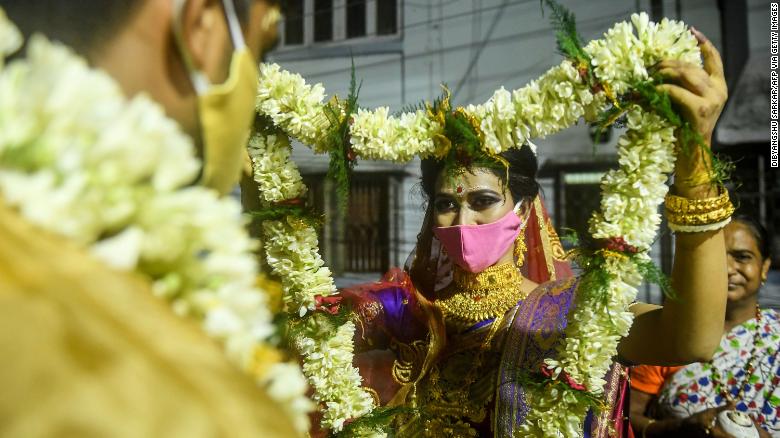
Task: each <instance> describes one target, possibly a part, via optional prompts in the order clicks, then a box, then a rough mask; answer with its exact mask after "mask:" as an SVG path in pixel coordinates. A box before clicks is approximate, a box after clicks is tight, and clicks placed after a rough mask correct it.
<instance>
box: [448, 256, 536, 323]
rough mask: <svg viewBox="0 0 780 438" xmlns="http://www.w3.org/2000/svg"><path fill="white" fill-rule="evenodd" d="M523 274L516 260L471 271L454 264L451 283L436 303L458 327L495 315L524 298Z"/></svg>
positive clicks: (499, 314) (449, 320)
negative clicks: (519, 270)
mask: <svg viewBox="0 0 780 438" xmlns="http://www.w3.org/2000/svg"><path fill="white" fill-rule="evenodd" d="M522 284H523V276H522V275H520V272H518V270H517V267H516V266H515V264H514V263H504V264H501V265H495V266H490V267H489V268H487V269H485V270H484V271H482V272H479V273H476V274H472V273H471V272H467V271H465V270H463V269H461V268H460V267H458V266H455V268H454V271H453V281H452V284H451V285H449V286H448V287H447V288H445V289H444V290H442V291H441V292H439V294H438V297H437V299H436V304H437V305H438V306H439V308H441V311H442V313H443V314H444V318H445V320H446V321H447V322H448V323H451V324H454V325H455V326H456V327H458V328H468V327H471V326H472V325H474V324H476V323H478V322H481V321H485V320H487V319H491V318H496V317H498V316H501V315H503V314H504V313H506V312H507V310H509V309H511V308H512V307H513V306H514V305H515V304H517V302H518V301H520V300H521V299H523V298H525V296H524V294H523V292H522V291H521V290H520V286H521V285H522Z"/></svg>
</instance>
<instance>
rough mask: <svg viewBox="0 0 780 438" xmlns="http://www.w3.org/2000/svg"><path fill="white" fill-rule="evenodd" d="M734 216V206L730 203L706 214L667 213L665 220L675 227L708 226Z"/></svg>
mask: <svg viewBox="0 0 780 438" xmlns="http://www.w3.org/2000/svg"><path fill="white" fill-rule="evenodd" d="M732 214H734V206H733V205H731V204H730V203H729V204H728V205H726V206H724V207H721V208H720V209H718V210H713V211H708V212H706V213H673V212H667V213H666V218H667V219H668V220H669V222H670V223H673V224H677V225H709V224H714V223H718V222H723V221H724V220H726V219H728V218H730V217H731V215H732Z"/></svg>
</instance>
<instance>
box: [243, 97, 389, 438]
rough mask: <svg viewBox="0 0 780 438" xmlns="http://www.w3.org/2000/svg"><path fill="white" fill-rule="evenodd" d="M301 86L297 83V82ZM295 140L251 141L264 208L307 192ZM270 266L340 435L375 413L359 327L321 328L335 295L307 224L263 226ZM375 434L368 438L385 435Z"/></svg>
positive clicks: (277, 135) (328, 417) (287, 221)
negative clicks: (321, 316)
mask: <svg viewBox="0 0 780 438" xmlns="http://www.w3.org/2000/svg"><path fill="white" fill-rule="evenodd" d="M296 83H297V82H296ZM290 152H291V148H290V140H289V138H288V137H287V135H285V134H284V133H282V132H278V131H277V132H273V133H270V134H269V133H264V132H262V131H260V132H256V133H255V135H254V136H253V137H252V139H251V140H250V142H249V155H250V157H251V159H252V164H253V170H254V179H255V181H257V183H258V184H259V188H260V193H261V203H262V204H263V205H264V206H266V207H267V206H270V205H272V204H274V203H280V202H285V201H294V200H296V199H300V198H301V197H303V196H304V195H305V193H306V187H305V186H304V185H303V182H302V180H301V176H300V173H299V172H298V170H297V169H296V168H295V165H294V163H293V161H292V159H291V156H290ZM262 229H263V236H264V243H265V253H266V260H267V263H268V265H269V266H270V267H271V268H272V270H273V272H274V274H276V275H278V276H279V277H280V278H281V279H282V287H283V288H284V291H285V294H284V297H283V298H284V302H285V304H286V306H287V307H288V309H290V310H291V311H292V313H293V315H291V318H292V319H293V320H294V321H296V324H302V325H303V326H304V328H303V329H302V330H298V331H296V334H295V336H294V338H293V339H292V341H293V343H294V344H295V347H296V349H297V350H298V352H299V353H300V354H301V357H302V360H303V371H304V373H305V374H306V377H307V379H308V381H309V384H311V386H312V387H313V388H314V395H313V398H314V400H315V401H317V402H318V403H320V405H321V406H322V407H323V408H324V412H323V417H322V424H323V426H325V427H327V428H329V429H332V430H334V431H340V430H341V429H342V428H343V427H344V423H345V421H347V420H349V419H353V418H357V417H361V416H363V415H365V414H368V413H369V412H371V410H372V409H373V408H374V402H373V398H372V397H371V395H370V394H368V392H366V391H365V390H363V389H362V388H361V378H360V374H359V373H358V370H357V369H356V368H355V367H353V366H352V357H353V349H354V345H353V342H352V337H353V336H354V334H355V325H354V323H353V322H351V321H347V322H345V323H343V324H341V325H340V326H337V327H333V326H332V324H328V323H322V324H318V323H317V322H318V321H317V320H316V315H314V314H313V313H312V311H313V310H315V309H316V298H317V297H318V296H328V295H332V294H334V293H335V292H336V287H335V285H334V283H333V279H332V276H331V272H330V270H329V269H328V268H327V267H325V266H324V264H325V263H324V262H323V260H322V258H321V257H320V255H319V251H318V248H317V232H316V230H315V229H314V227H313V226H312V225H311V224H310V223H307V222H306V221H305V220H303V219H301V218H298V217H292V216H287V217H285V218H283V219H281V220H267V221H264V222H263V223H262ZM383 435H384V434H382V433H379V432H377V433H370V434H368V435H366V436H377V437H379V436H383Z"/></svg>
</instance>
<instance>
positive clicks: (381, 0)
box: [281, 0, 401, 55]
mask: <svg viewBox="0 0 780 438" xmlns="http://www.w3.org/2000/svg"><path fill="white" fill-rule="evenodd" d="M400 4H401V3H400V2H399V1H398V0H289V1H287V2H285V8H284V16H285V19H284V21H283V23H282V29H281V35H282V36H283V39H282V44H281V46H282V49H283V48H284V47H291V48H293V47H295V46H318V45H320V44H322V45H323V46H325V47H328V48H329V49H333V48H336V47H338V46H339V45H338V44H323V43H330V42H337V43H338V42H350V43H352V41H350V40H358V41H356V43H357V44H359V45H361V46H369V45H372V44H374V43H376V42H379V41H376V40H377V39H378V40H380V41H381V42H382V43H383V44H386V43H389V42H396V41H399V39H397V38H393V37H394V36H397V35H398V33H399V23H398V20H399V17H400V9H399V8H400V6H399V5H400ZM342 47H343V46H342ZM351 47H352V48H354V47H355V46H354V45H352V46H351ZM282 51H283V50H282ZM299 52H300V51H299ZM347 55H349V54H347Z"/></svg>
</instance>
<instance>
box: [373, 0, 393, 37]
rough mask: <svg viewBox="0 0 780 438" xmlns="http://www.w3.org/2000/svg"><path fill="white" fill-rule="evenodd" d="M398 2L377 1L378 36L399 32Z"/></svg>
mask: <svg viewBox="0 0 780 438" xmlns="http://www.w3.org/2000/svg"><path fill="white" fill-rule="evenodd" d="M396 3H397V2H396V0H376V34H377V35H392V34H394V33H396V32H398V6H397V4H396Z"/></svg>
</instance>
